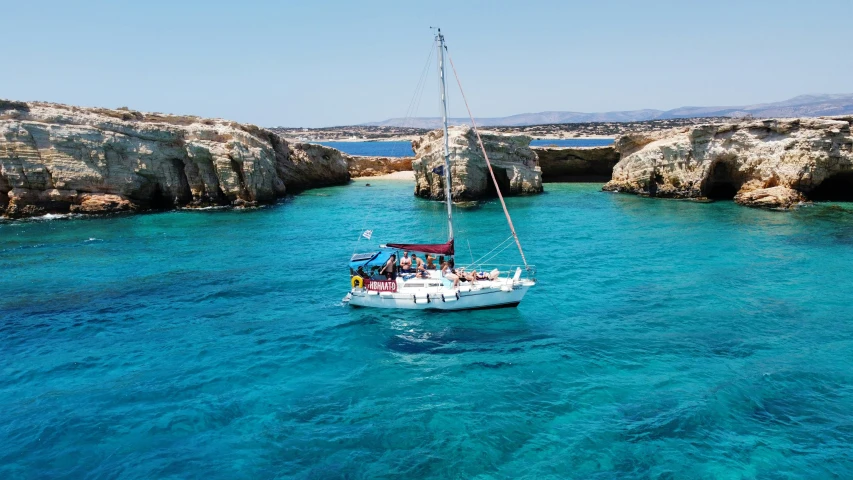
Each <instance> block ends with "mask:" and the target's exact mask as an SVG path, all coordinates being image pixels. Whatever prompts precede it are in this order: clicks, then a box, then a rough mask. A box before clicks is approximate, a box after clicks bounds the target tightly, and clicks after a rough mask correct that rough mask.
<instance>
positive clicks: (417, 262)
mask: <svg viewBox="0 0 853 480" xmlns="http://www.w3.org/2000/svg"><path fill="white" fill-rule="evenodd" d="M412 262H415V271H418V270H420V269H421V266H423V264H424V261H423V260H421V259H420V258H418V256H417V255H415V254H414V253H413V254H412Z"/></svg>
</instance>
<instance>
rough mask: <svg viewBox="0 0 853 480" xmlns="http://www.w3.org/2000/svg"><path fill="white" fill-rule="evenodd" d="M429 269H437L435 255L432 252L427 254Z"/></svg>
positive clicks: (427, 266)
mask: <svg viewBox="0 0 853 480" xmlns="http://www.w3.org/2000/svg"><path fill="white" fill-rule="evenodd" d="M426 268H427V270H435V257H433V256H432V255H430V254H427V264H426Z"/></svg>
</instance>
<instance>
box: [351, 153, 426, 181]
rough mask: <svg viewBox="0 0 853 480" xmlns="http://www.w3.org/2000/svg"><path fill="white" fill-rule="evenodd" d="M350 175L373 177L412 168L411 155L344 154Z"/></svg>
mask: <svg viewBox="0 0 853 480" xmlns="http://www.w3.org/2000/svg"><path fill="white" fill-rule="evenodd" d="M344 158H346V160H347V164H348V165H349V174H350V176H351V177H375V176H377V175H387V174H389V173H394V172H404V171H409V170H411V169H412V160H414V158H413V157H363V156H358V155H344Z"/></svg>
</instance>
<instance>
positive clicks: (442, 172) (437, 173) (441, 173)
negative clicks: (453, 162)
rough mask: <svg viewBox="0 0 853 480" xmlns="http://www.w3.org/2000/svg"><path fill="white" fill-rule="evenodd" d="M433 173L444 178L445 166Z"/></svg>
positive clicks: (440, 166)
mask: <svg viewBox="0 0 853 480" xmlns="http://www.w3.org/2000/svg"><path fill="white" fill-rule="evenodd" d="M432 173H434V174H436V175H440V176H442V177H443V176H444V165H439V166H437V167H435V168H433V169H432Z"/></svg>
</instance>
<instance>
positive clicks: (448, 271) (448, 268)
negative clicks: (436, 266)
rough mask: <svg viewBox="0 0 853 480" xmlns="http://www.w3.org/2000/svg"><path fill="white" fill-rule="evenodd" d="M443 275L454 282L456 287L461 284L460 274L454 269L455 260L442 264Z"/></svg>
mask: <svg viewBox="0 0 853 480" xmlns="http://www.w3.org/2000/svg"><path fill="white" fill-rule="evenodd" d="M441 275H442V276H443V277H444V278H446V279H448V280H450V281H451V282H453V286H454V287H458V286H459V276H458V275H456V272H455V271H454V270H453V260H451V261H449V262H444V263H442V264H441Z"/></svg>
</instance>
